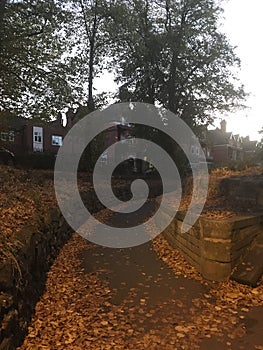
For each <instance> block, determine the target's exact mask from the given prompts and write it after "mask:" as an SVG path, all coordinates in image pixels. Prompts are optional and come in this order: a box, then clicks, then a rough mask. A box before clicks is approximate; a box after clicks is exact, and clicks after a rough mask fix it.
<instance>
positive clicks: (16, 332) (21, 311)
mask: <svg viewBox="0 0 263 350" xmlns="http://www.w3.org/2000/svg"><path fill="white" fill-rule="evenodd" d="M71 233H72V230H71V229H70V228H69V226H68V225H67V223H66V222H65V220H64V218H63V217H62V216H61V214H60V211H59V210H58V209H56V208H54V209H52V210H50V211H49V212H47V213H45V215H44V216H43V218H42V219H41V220H40V219H38V220H36V221H34V222H33V220H32V225H30V226H25V227H23V229H22V230H21V231H20V232H18V233H17V234H16V235H15V237H14V238H15V239H17V240H18V241H19V245H18V248H17V251H16V252H15V253H12V254H11V253H10V254H9V255H8V259H6V261H2V262H0V320H1V331H0V350H11V349H15V348H16V347H17V346H19V345H20V344H21V342H22V340H23V338H24V336H25V334H26V332H27V327H28V325H29V322H30V319H31V315H32V312H33V310H34V307H35V304H36V302H37V301H38V299H39V298H40V296H41V294H42V293H43V290H44V287H45V279H46V273H47V272H48V270H49V268H50V266H51V264H52V262H53V261H54V259H55V257H56V256H57V254H58V252H59V250H60V249H61V247H62V246H63V244H64V243H65V242H66V241H67V240H68V239H69V237H70V236H71Z"/></svg>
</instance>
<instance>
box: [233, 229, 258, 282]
mask: <svg viewBox="0 0 263 350" xmlns="http://www.w3.org/2000/svg"><path fill="white" fill-rule="evenodd" d="M262 274H263V232H260V233H259V234H258V236H257V237H256V238H255V241H254V242H253V244H252V246H251V248H250V249H249V251H248V252H247V254H246V255H245V257H244V259H243V260H242V262H240V263H239V265H237V267H236V269H235V270H234V272H233V273H232V275H231V279H233V280H235V281H237V282H239V283H242V284H246V285H249V286H251V287H256V286H257V283H258V281H259V280H260V278H261V276H262Z"/></svg>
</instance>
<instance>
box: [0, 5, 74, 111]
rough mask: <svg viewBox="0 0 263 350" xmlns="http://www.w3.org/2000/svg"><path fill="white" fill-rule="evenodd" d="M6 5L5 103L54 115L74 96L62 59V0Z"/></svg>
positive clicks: (1, 57)
mask: <svg viewBox="0 0 263 350" xmlns="http://www.w3.org/2000/svg"><path fill="white" fill-rule="evenodd" d="M1 7H3V8H4V10H5V11H4V12H1V13H2V18H1V22H0V25H1V26H0V38H1V41H0V47H1V51H0V73H1V80H0V93H1V103H0V108H1V109H8V110H15V111H16V112H22V113H23V114H24V115H32V114H35V115H38V116H39V117H50V115H52V114H54V113H55V111H57V110H58V109H59V108H61V107H62V106H63V105H65V104H67V103H68V102H69V101H70V99H71V98H72V94H73V95H74V91H73V90H72V89H71V87H70V85H69V84H68V80H67V71H68V69H67V67H66V65H65V64H64V63H63V59H62V58H63V53H64V51H65V44H66V40H65V38H64V37H63V22H64V21H65V14H66V12H64V11H63V7H62V3H61V2H59V1H48V2H46V1H41V0H40V1H34V0H31V1H30V0H28V1H27V0H26V1H4V2H3V1H2V2H1Z"/></svg>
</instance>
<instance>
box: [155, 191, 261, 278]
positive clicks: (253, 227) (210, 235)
mask: <svg viewBox="0 0 263 350" xmlns="http://www.w3.org/2000/svg"><path fill="white" fill-rule="evenodd" d="M157 201H160V198H159V199H157ZM169 213H171V207H167V208H166V209H164V210H163V212H162V217H163V218H165V216H167V215H168V214H169ZM184 217H185V213H183V212H177V214H176V216H175V218H174V220H173V221H172V223H171V224H170V225H169V226H168V227H167V228H166V229H165V230H164V231H163V232H162V234H163V236H164V237H165V238H166V239H167V241H168V242H169V243H170V245H171V246H173V247H175V248H177V249H178V250H179V251H180V252H181V253H182V254H183V256H184V257H185V259H186V260H187V261H188V262H189V263H190V264H192V265H194V266H195V267H196V269H197V270H198V271H199V272H200V273H201V274H202V276H203V277H204V278H206V279H209V280H214V281H222V280H226V279H227V278H228V277H229V276H230V274H231V272H232V269H233V268H234V267H235V266H236V265H237V264H238V262H240V261H241V260H242V258H243V257H244V255H245V254H246V252H247V250H248V248H249V247H250V246H251V244H252V242H253V241H254V239H255V237H256V236H257V235H259V234H261V235H262V234H263V215H262V214H258V215H250V216H236V217H233V218H229V219H218V220H215V219H210V218H205V217H202V216H201V217H200V218H199V219H198V220H197V222H196V223H195V225H194V226H193V227H190V226H189V230H188V231H187V232H186V233H181V227H182V223H183V220H184ZM156 224H157V225H158V223H156Z"/></svg>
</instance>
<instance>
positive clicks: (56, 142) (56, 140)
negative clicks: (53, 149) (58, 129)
mask: <svg viewBox="0 0 263 350" xmlns="http://www.w3.org/2000/svg"><path fill="white" fill-rule="evenodd" d="M52 146H62V136H57V135H52Z"/></svg>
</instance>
